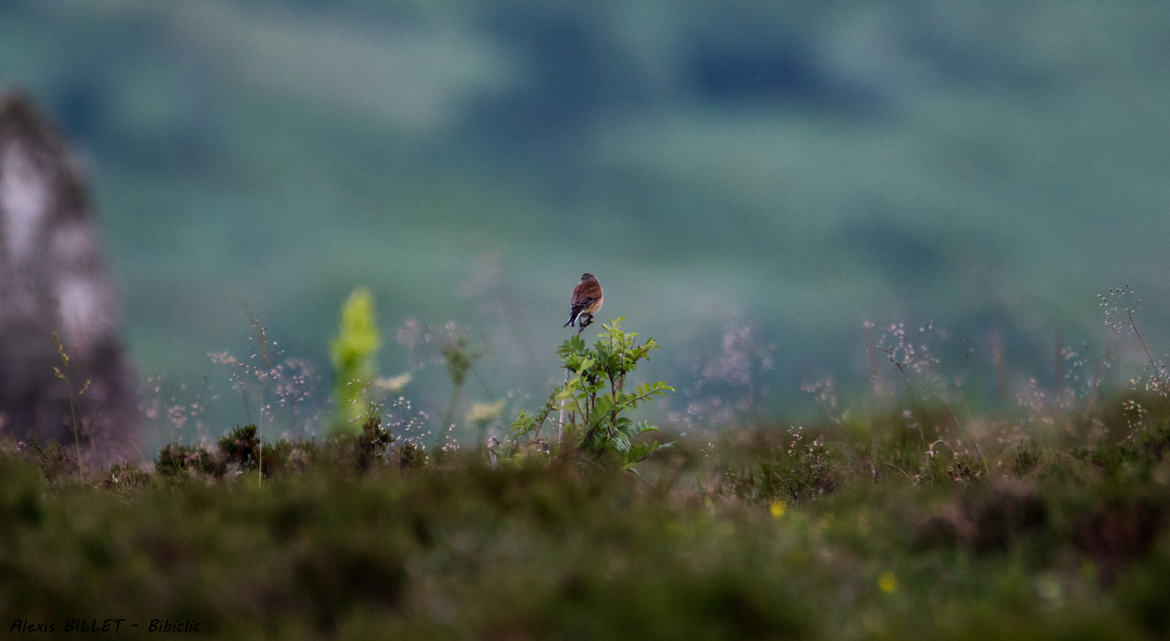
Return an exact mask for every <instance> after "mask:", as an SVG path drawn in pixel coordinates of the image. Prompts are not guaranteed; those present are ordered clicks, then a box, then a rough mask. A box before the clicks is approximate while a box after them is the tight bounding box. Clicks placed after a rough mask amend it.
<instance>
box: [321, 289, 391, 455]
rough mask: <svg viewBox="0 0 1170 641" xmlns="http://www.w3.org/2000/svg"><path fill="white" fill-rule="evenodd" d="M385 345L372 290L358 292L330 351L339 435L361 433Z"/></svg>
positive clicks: (348, 303)
mask: <svg viewBox="0 0 1170 641" xmlns="http://www.w3.org/2000/svg"><path fill="white" fill-rule="evenodd" d="M381 345H382V342H381V338H379V336H378V325H377V321H376V319H375V315H374V299H373V296H372V295H371V294H370V291H369V290H368V289H365V288H358V289H355V290H353V293H351V294H350V295H349V298H348V299H346V301H345V303H344V304H343V305H342V306H341V323H340V326H339V330H338V335H337V338H335V339H334V340H333V343H332V345H330V350H329V355H330V357H331V360H332V363H333V400H334V403H335V404H336V407H337V419H336V420H335V421H334V424H333V432H334V433H335V434H338V435H357V434H360V433H361V430H362V420H363V419H364V418H365V417H366V416H367V415H368V414H369V397H368V394H369V389H370V385H371V384H372V383H373V382H374V379H375V378H376V377H377V372H378V367H377V360H376V355H377V353H378V349H379V348H380V347H381Z"/></svg>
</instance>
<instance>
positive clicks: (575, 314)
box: [561, 273, 603, 328]
mask: <svg viewBox="0 0 1170 641" xmlns="http://www.w3.org/2000/svg"><path fill="white" fill-rule="evenodd" d="M602 300H603V296H602V292H601V283H599V282H597V277H596V276H594V275H593V274H590V273H584V274H581V282H579V283H577V286H576V287H574V288H573V297H572V298H571V299H569V320H567V321H565V324H564V325H561V327H571V326H572V325H573V324H574V323H578V325H577V326H578V327H582V328H584V327H585V326H587V325H589V323H592V322H593V315H594V314H596V313H597V310H599V309H601V303H602ZM583 316H588V318H587V319H585V318H582V317H583Z"/></svg>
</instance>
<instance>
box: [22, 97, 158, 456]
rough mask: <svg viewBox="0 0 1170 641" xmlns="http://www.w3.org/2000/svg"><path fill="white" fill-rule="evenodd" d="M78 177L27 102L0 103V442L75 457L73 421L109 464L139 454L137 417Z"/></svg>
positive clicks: (86, 450) (115, 308)
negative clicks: (57, 447)
mask: <svg viewBox="0 0 1170 641" xmlns="http://www.w3.org/2000/svg"><path fill="white" fill-rule="evenodd" d="M81 176H82V174H81V171H80V170H79V168H78V166H77V164H76V162H75V159H74V158H73V156H72V155H71V154H70V152H69V150H68V149H67V148H66V145H65V143H64V142H63V141H62V139H61V137H60V136H59V135H58V134H57V133H56V132H55V131H54V129H53V127H52V126H51V125H50V124H49V123H48V121H47V119H46V118H45V117H44V116H43V115H42V114H40V113H39V112H38V111H37V109H36V108H35V107H34V106H33V105H32V103H31V102H30V101H29V100H28V99H27V98H26V97H24V96H21V95H12V94H10V95H0V433H2V434H4V435H6V436H8V437H9V438H15V439H17V440H20V441H25V442H31V441H32V439H34V438H35V439H38V440H39V441H40V442H41V443H42V444H44V443H47V442H48V441H50V440H57V441H59V442H60V443H62V444H63V445H66V450H67V451H68V452H70V453H73V452H75V451H76V448H75V447H74V443H75V439H74V425H73V415H74V414H76V417H77V423H78V424H77V428H78V429H77V433H78V438H77V442H78V444H79V445H80V450H81V454H82V457H83V458H86V459H90V460H93V461H95V462H101V463H106V462H110V461H113V460H117V459H125V458H129V457H132V456H135V455H136V449H135V443H136V442H137V440H138V439H137V436H138V434H137V425H136V419H137V410H136V405H135V399H134V383H133V376H132V373H131V369H130V365H129V362H128V360H127V357H126V354H125V353H124V351H123V348H122V344H121V339H120V327H119V302H118V297H117V296H116V294H115V291H114V288H113V285H112V283H111V280H110V278H109V276H108V274H107V273H106V272H105V269H104V266H103V261H102V255H101V249H100V244H99V237H98V233H97V229H96V227H95V225H94V222H93V220H92V212H91V209H90V204H89V199H88V197H87V194H86V189H85V185H84V183H83V181H82V177H81ZM54 333H56V334H58V335H59V336H60V340H61V343H62V345H63V348H64V351H65V353H66V354H68V356H69V361H68V381H66V380H62V378H60V377H59V376H58V374H57V373H56V372H55V370H54V368H57V370H58V371H60V372H61V373H64V372H65V363H64V362H63V360H62V357H61V355H60V353H59V352H58V348H57V344H56V343H55V341H54V338H53V335H54ZM67 382H68V385H69V387H68V388H67V385H66V383H67ZM83 391H84V393H82V392H83ZM70 395H72V397H73V408H72V409H71V407H70V402H69V396H70Z"/></svg>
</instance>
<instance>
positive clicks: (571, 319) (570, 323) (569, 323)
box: [561, 314, 577, 327]
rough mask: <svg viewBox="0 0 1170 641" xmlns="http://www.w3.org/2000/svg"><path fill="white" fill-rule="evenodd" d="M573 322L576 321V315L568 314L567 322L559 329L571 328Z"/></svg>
mask: <svg viewBox="0 0 1170 641" xmlns="http://www.w3.org/2000/svg"><path fill="white" fill-rule="evenodd" d="M575 320H577V315H576V314H570V315H569V320H567V321H565V324H564V325H561V327H572V325H573V321H575Z"/></svg>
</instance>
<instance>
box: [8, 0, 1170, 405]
mask: <svg viewBox="0 0 1170 641" xmlns="http://www.w3.org/2000/svg"><path fill="white" fill-rule="evenodd" d="M1167 33H1170V5H1168V4H1166V3H1164V2H1155V1H1152V0H1150V1H1140V0H1139V1H1136V2H1117V3H1112V2H1100V1H1099V0H1067V1H1061V2H1035V3H1025V4H1020V3H1016V2H1008V1H994V2H980V3H970V2H964V1H961V0H954V1H950V2H922V1H911V0H902V1H890V2H882V3H872V2H863V1H846V0H839V1H831V2H817V3H801V2H741V3H730V4H728V3H700V2H679V1H673V2H665V1H660V0H646V1H643V2H636V3H628V2H616V1H610V0H598V1H596V2H589V3H547V2H533V1H525V0H484V1H480V2H463V1H456V0H427V1H426V2H418V1H415V2H409V1H404V2H396V3H385V2H380V1H373V0H348V1H342V2H331V3H318V2H307V1H301V2H293V1H282V2H276V1H274V0H267V1H266V0H254V1H251V2H227V1H216V0H208V1H205V2H198V3H169V2H155V1H153V0H71V1H68V2H65V1H56V0H37V1H35V2H34V1H28V2H25V1H20V0H16V1H12V2H4V3H0V85H2V86H5V87H8V88H19V89H22V90H25V91H28V92H29V93H31V94H32V95H33V96H34V98H35V99H36V100H37V101H38V102H39V103H40V104H42V105H44V106H45V107H46V108H47V109H48V110H49V111H50V112H51V113H52V114H53V116H54V117H55V119H56V120H57V122H58V124H59V125H60V126H61V127H62V128H63V129H64V131H65V133H66V135H67V136H69V137H70V138H71V140H72V141H73V143H74V144H75V145H77V147H78V148H79V149H80V150H81V152H82V154H83V156H84V158H85V159H86V161H87V163H88V172H89V176H90V179H91V183H92V187H93V192H94V195H95V198H96V201H97V207H98V210H99V215H100V219H101V225H102V228H103V230H104V242H105V243H106V245H107V248H108V252H109V255H110V262H111V266H112V268H113V270H114V272H115V274H116V276H117V277H118V279H119V280H120V282H121V283H122V287H123V291H124V295H125V300H126V303H127V313H126V321H127V340H128V343H129V345H130V347H131V349H132V353H133V355H134V357H135V359H136V360H137V363H138V365H139V369H140V371H141V372H142V373H143V374H144V375H146V374H156V373H166V374H168V375H174V376H179V377H187V376H200V375H213V376H215V375H214V374H209V373H211V372H214V371H215V369H214V368H215V365H214V364H213V363H212V362H211V361H210V360H209V359H208V358H207V354H208V353H209V352H216V351H220V350H223V349H232V350H237V351H242V350H246V349H248V348H247V347H245V344H246V341H247V340H248V335H249V326H248V322H247V319H246V317H245V314H244V313H243V312H242V311H241V303H243V304H245V305H247V306H250V308H251V309H254V310H255V313H256V314H257V316H258V317H259V318H260V319H261V321H262V322H263V323H264V324H265V326H266V327H267V329H268V332H269V334H270V335H271V336H272V337H273V338H275V339H277V340H278V341H279V342H280V346H281V348H282V349H283V350H285V351H286V352H287V353H288V354H290V355H295V356H300V357H305V358H307V359H309V360H310V361H312V362H316V363H319V364H322V365H321V368H322V370H324V369H325V367H324V365H323V364H324V363H327V362H328V359H327V349H328V337H329V336H331V335H332V334H333V332H334V331H335V328H336V323H337V310H338V307H339V304H340V303H341V301H342V300H343V299H344V298H345V296H346V295H347V294H348V293H349V292H350V290H351V289H352V288H353V286H355V285H367V286H368V287H370V289H371V291H372V292H373V295H374V297H375V299H376V301H377V303H378V317H379V319H380V321H381V323H382V329H383V332H384V335H386V336H387V337H389V338H391V340H389V341H388V344H387V348H386V349H385V350H384V351H383V353H382V370H383V371H386V372H390V373H394V372H399V371H403V370H405V369H407V368H408V363H411V362H414V363H415V365H418V364H419V363H425V362H426V360H425V359H422V360H415V356H417V355H415V356H412V355H411V354H410V351H411V346H410V345H404V344H399V343H396V342H394V341H393V338H392V337H394V336H395V335H396V331H397V329H398V328H400V327H403V324H404V323H406V322H407V321H408V320H410V319H414V320H416V321H418V322H421V323H423V324H433V325H434V326H439V325H441V324H442V323H445V322H448V321H453V322H454V323H455V324H456V326H457V327H458V328H462V329H461V330H460V331H462V332H464V333H466V334H467V335H468V336H470V337H472V338H473V339H474V340H475V341H478V342H481V343H482V345H483V347H484V348H485V349H486V353H487V357H486V358H484V359H483V360H482V361H480V362H479V363H477V365H476V367H477V370H478V371H477V378H479V380H480V382H479V383H476V384H474V385H473V387H472V388H469V389H471V390H472V392H473V394H474V395H476V396H478V397H482V398H485V399H491V398H496V397H499V396H500V395H502V394H505V393H512V392H519V393H520V394H521V395H529V397H530V398H531V397H532V396H535V397H543V394H544V393H546V391H547V389H548V387H547V386H548V385H550V384H551V383H555V382H556V381H557V380H558V379H559V376H560V373H559V372H558V371H557V370H556V369H555V368H556V359H555V358H552V357H551V355H552V353H553V351H554V348H555V346H556V345H557V344H558V343H559V342H560V341H561V340H562V339H563V338H564V332H565V330H562V329H561V328H560V324H561V321H562V320H563V318H562V317H563V316H564V315H565V313H566V311H567V310H566V307H567V304H568V296H569V292H570V289H571V287H572V285H573V284H574V283H575V282H576V281H577V279H578V277H579V276H580V274H581V273H582V272H584V271H590V272H593V273H595V274H597V275H598V276H599V278H600V280H601V282H602V284H603V285H604V286H605V288H606V307H605V310H603V312H602V316H603V317H607V316H610V315H612V316H618V315H622V316H626V317H628V318H629V321H628V325H629V326H630V327H631V329H635V330H636V331H639V332H641V333H642V334H643V335H645V336H654V337H656V338H658V339H659V340H660V341H661V342H662V343H663V345H664V346H665V347H666V349H664V350H663V355H662V357H661V358H658V359H656V360H655V361H654V362H652V363H649V364H648V365H647V368H648V369H650V370H652V371H650V373H649V374H648V378H650V379H653V380H658V379H665V380H667V382H669V383H671V384H674V385H676V386H678V387H679V388H680V395H679V397H678V398H677V399H676V401H675V402H676V403H678V404H679V406H680V407H684V406H685V405H686V404H687V403H688V402H689V401H688V393H697V392H696V390H698V389H699V387H700V385H701V383H700V382H701V381H702V379H704V378H707V379H711V378H717V376H716V374H717V372H715V371H714V370H718V369H719V368H718V367H714V370H713V369H712V366H711V365H710V364H711V363H716V364H718V363H720V362H723V361H726V360H727V359H731V361H734V360H735V359H736V358H740V360H743V359H745V358H746V359H747V361H749V363H748V365H747V371H749V372H750V374H751V376H750V378H748V379H743V378H742V377H741V378H739V379H737V378H736V377H735V376H730V375H729V376H726V377H725V380H723V383H725V384H726V385H727V386H728V387H730V388H735V387H737V386H738V387H741V388H742V387H743V386H744V385H748V386H756V389H754V390H752V391H751V393H750V395H749V396H750V397H751V398H754V399H757V402H758V403H759V404H760V407H761V408H762V409H763V410H765V411H769V412H775V411H784V412H788V413H799V411H800V410H799V408H800V407H802V406H804V407H810V406H811V401H810V400H809V399H808V398H806V396H807V395H803V394H802V393H801V392H800V390H799V388H800V383H801V382H802V380H805V379H808V378H810V377H815V376H820V375H823V374H825V373H833V374H836V375H837V376H838V377H840V378H841V379H843V380H844V381H846V382H849V381H854V382H856V383H857V384H859V385H863V384H864V381H865V375H866V362H865V361H866V356H865V348H864V344H865V343H864V339H863V332H862V323H863V322H864V321H866V320H872V321H874V322H875V323H877V325H878V328H879V330H880V328H881V327H884V326H887V325H888V324H890V323H893V322H898V321H905V322H907V324H908V325H911V326H917V325H918V324H921V323H925V322H927V321H928V320H933V321H935V323H936V324H937V326H939V327H943V328H945V329H946V330H947V332H948V334H947V335H948V336H950V337H952V338H953V339H954V340H955V341H958V342H961V343H962V345H964V346H965V349H968V353H971V354H973V357H972V358H970V359H969V362H968V364H967V366H968V367H970V368H972V370H974V372H975V373H976V374H979V373H980V372H982V373H985V374H986V375H987V377H990V374H989V372H990V371H991V367H992V366H991V361H992V358H991V351H990V348H989V345H990V343H991V342H992V341H994V340H999V339H1002V340H1003V342H1004V344H1005V346H1006V352H1007V359H1008V361H1009V367H1010V368H1011V370H1012V371H1013V372H1014V373H1016V375H1018V376H1020V377H1022V378H1023V379H1026V378H1027V377H1030V376H1034V377H1038V378H1039V379H1040V380H1041V382H1042V383H1043V382H1044V381H1046V380H1048V379H1049V378H1051V376H1052V375H1051V367H1052V358H1053V351H1052V350H1053V337H1054V335H1055V333H1056V332H1061V333H1062V336H1063V341H1064V343H1065V344H1068V345H1072V346H1079V345H1080V344H1081V342H1082V341H1087V342H1088V343H1089V344H1090V345H1092V346H1094V347H1092V348H1091V349H1099V348H1101V346H1103V345H1105V343H1106V341H1105V337H1104V328H1103V326H1102V322H1101V316H1100V310H1099V309H1098V308H1097V304H1096V303H1097V301H1096V298H1095V295H1096V294H1097V293H1099V292H1102V291H1104V290H1105V289H1107V288H1108V287H1110V286H1113V285H1116V284H1120V283H1129V284H1131V285H1132V286H1133V287H1134V288H1135V289H1136V290H1137V291H1139V292H1140V293H1141V294H1142V296H1143V297H1144V298H1145V299H1146V300H1147V301H1148V302H1147V304H1146V306H1145V307H1144V308H1143V310H1142V313H1143V315H1144V316H1145V319H1146V323H1145V325H1144V327H1143V330H1144V331H1145V333H1147V334H1148V336H1147V338H1148V339H1149V341H1150V342H1151V343H1154V344H1156V345H1166V344H1170V331H1167V330H1168V329H1170V323H1168V322H1167V321H1170V280H1168V279H1167V278H1166V274H1167V273H1170V253H1167V252H1166V240H1167V231H1170V229H1168V224H1170V223H1168V221H1170V216H1167V214H1168V213H1170V180H1167V168H1168V167H1170V109H1168V108H1167V103H1168V100H1167V99H1168V98H1170V74H1167V73H1166V71H1165V62H1166V60H1168V59H1170V38H1167V35H1166V34H1167ZM736 350H738V351H736ZM745 354H746V356H745ZM721 359H723V361H721ZM753 363H754V364H753ZM726 364H727V366H728V367H734V366H735V363H734V362H729V363H726ZM656 368H657V369H656ZM423 369H427V368H425V367H424V368H423ZM441 370H442V368H441V367H430V368H429V370H428V371H429V373H428V372H422V373H421V375H419V376H416V377H415V379H414V382H412V383H411V385H413V386H415V389H414V391H415V392H416V393H418V394H420V395H421V396H423V397H426V398H430V399H432V404H433V405H436V406H441V405H442V400H441V399H443V398H444V395H445V394H446V393H447V392H446V389H445V388H442V385H443V384H444V382H445V378H444V376H443V373H442V371H441ZM220 379H222V377H220ZM745 380H746V381H747V382H743V381H745ZM695 381H700V382H695ZM737 381H740V382H738V383H737ZM473 388H474V389H473ZM708 389H711V388H710V386H708ZM688 390H691V392H688ZM741 391H742V390H741ZM530 404H531V403H530ZM237 420H238V419H237Z"/></svg>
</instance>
